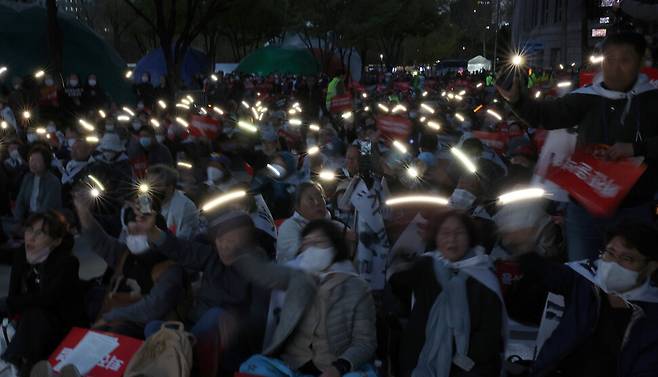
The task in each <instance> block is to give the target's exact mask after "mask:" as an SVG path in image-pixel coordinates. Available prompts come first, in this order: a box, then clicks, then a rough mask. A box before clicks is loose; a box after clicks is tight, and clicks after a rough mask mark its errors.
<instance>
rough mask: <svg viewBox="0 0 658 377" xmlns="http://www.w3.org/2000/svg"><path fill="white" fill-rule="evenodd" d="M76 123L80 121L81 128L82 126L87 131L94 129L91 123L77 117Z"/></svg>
mask: <svg viewBox="0 0 658 377" xmlns="http://www.w3.org/2000/svg"><path fill="white" fill-rule="evenodd" d="M78 123H80V125H81V126H82V128H84V129H85V130H87V131H94V130H95V128H94V126H93V125H91V124H90V123H89V122H87V121H86V120H84V119H78Z"/></svg>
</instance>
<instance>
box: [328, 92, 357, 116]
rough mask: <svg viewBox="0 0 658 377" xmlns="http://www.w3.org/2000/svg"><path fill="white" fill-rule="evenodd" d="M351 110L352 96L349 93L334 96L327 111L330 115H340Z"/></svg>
mask: <svg viewBox="0 0 658 377" xmlns="http://www.w3.org/2000/svg"><path fill="white" fill-rule="evenodd" d="M351 110H352V96H351V95H350V94H349V93H345V94H340V95H336V96H334V98H332V99H331V106H330V108H329V111H331V112H332V113H342V112H345V111H351Z"/></svg>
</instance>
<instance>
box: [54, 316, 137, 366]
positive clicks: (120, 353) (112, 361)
mask: <svg viewBox="0 0 658 377" xmlns="http://www.w3.org/2000/svg"><path fill="white" fill-rule="evenodd" d="M89 331H94V330H88V329H82V328H79V327H74V328H73V329H71V331H70V332H69V334H68V335H67V336H66V338H64V340H63V341H62V343H60V345H59V346H58V347H57V349H56V350H55V352H53V354H52V355H50V358H49V359H48V362H49V363H50V365H52V366H53V367H54V366H55V365H57V364H58V363H59V362H60V361H62V360H64V358H65V357H66V355H67V354H68V353H69V352H71V351H72V350H73V349H74V348H75V347H76V346H77V345H78V343H80V341H81V340H82V338H83V337H84V336H85V334H87V332H89ZM94 332H97V333H100V334H104V335H109V336H112V337H114V338H117V340H118V341H119V347H117V348H116V349H115V350H114V351H112V352H111V353H110V354H109V355H107V357H105V358H103V359H102V360H101V361H100V362H98V364H96V367H94V368H93V369H92V370H91V371H90V372H89V373H88V374H86V375H85V376H86V377H121V376H123V372H124V371H125V370H126V367H127V366H128V363H129V362H130V359H132V357H133V355H134V354H135V353H136V352H137V350H138V349H139V347H141V346H142V343H144V342H143V341H141V340H139V339H134V338H130V337H127V336H123V335H117V334H112V333H108V332H103V331H94Z"/></svg>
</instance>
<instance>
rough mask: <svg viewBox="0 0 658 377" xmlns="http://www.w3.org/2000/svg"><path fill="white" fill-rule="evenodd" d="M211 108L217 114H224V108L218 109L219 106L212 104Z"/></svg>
mask: <svg viewBox="0 0 658 377" xmlns="http://www.w3.org/2000/svg"><path fill="white" fill-rule="evenodd" d="M212 109H213V111H214V112H216V113H217V114H219V115H224V110H222V109H220V108H219V107H217V106H213V107H212Z"/></svg>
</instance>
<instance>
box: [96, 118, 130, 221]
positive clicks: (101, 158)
mask: <svg viewBox="0 0 658 377" xmlns="http://www.w3.org/2000/svg"><path fill="white" fill-rule="evenodd" d="M98 150H99V151H100V154H98V155H97V156H96V157H94V162H92V163H90V164H89V165H88V166H87V170H88V172H89V174H92V175H93V176H94V177H95V178H96V179H98V180H99V181H100V182H101V183H102V184H103V186H104V187H105V195H104V200H103V201H102V202H101V203H99V205H98V206H97V207H98V208H95V210H96V211H99V212H101V213H103V214H118V212H119V210H120V209H121V207H122V206H123V203H124V201H125V199H126V198H128V195H129V193H130V192H132V191H133V180H132V172H131V168H130V163H129V162H128V156H127V155H126V153H125V151H126V147H125V143H124V141H123V140H121V138H120V137H119V135H118V134H116V133H114V131H108V132H105V134H104V135H103V137H102V138H101V141H100V143H99V145H98Z"/></svg>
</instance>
